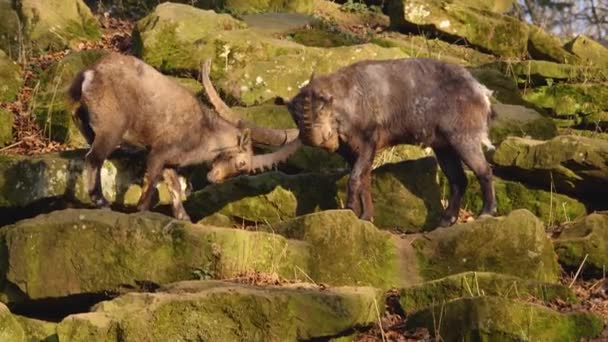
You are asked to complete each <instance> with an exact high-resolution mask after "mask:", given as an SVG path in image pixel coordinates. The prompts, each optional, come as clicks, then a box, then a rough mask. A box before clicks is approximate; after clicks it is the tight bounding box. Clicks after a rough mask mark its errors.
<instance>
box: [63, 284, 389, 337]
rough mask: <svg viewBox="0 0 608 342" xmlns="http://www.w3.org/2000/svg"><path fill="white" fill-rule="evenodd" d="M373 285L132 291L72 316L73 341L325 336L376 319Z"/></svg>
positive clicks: (69, 332)
mask: <svg viewBox="0 0 608 342" xmlns="http://www.w3.org/2000/svg"><path fill="white" fill-rule="evenodd" d="M378 297H379V296H378V293H377V292H376V290H374V289H372V288H334V289H326V290H322V291H321V290H318V289H314V288H313V289H307V288H295V287H264V288H260V287H254V286H247V285H239V284H234V283H215V282H214V283H209V282H203V283H199V284H196V283H193V282H189V283H185V284H177V285H176V286H173V287H172V288H169V289H168V290H166V291H163V292H159V293H141V294H135V293H133V294H128V295H125V296H122V297H120V298H117V299H115V300H112V301H109V302H102V303H100V304H99V305H97V306H96V307H95V309H94V311H93V312H91V313H86V314H78V315H71V316H68V317H67V318H65V319H64V320H63V321H62V322H61V323H60V324H59V326H58V329H57V330H58V335H59V339H60V340H66V341H81V340H87V341H113V340H124V341H142V340H154V341H177V340H179V341H191V340H205V341H207V340H209V341H237V340H246V341H296V340H314V339H321V338H323V339H325V338H327V337H331V336H336V335H340V334H343V333H345V332H347V331H349V330H350V329H352V328H355V327H361V326H367V325H371V324H372V323H373V322H374V321H375V320H376V311H375V310H374V307H375V304H376V303H377V301H378V299H379V298H378Z"/></svg>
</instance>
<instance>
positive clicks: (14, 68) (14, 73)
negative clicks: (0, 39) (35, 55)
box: [0, 50, 23, 102]
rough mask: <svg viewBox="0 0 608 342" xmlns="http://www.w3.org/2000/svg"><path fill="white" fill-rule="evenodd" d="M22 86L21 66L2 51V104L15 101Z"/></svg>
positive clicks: (0, 94)
mask: <svg viewBox="0 0 608 342" xmlns="http://www.w3.org/2000/svg"><path fill="white" fill-rule="evenodd" d="M22 84H23V79H22V78H21V71H20V69H19V66H18V65H17V64H16V63H15V62H13V61H12V60H11V59H10V58H9V57H8V56H7V55H6V54H5V53H4V51H2V50H0V102H10V101H13V100H14V99H15V98H16V97H17V94H18V93H19V90H20V88H21V85H22Z"/></svg>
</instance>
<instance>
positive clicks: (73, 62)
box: [32, 50, 106, 147]
mask: <svg viewBox="0 0 608 342" xmlns="http://www.w3.org/2000/svg"><path fill="white" fill-rule="evenodd" d="M105 54H106V52H105V51H102V50H86V51H80V52H72V53H70V54H69V55H67V56H66V57H64V58H62V59H61V60H59V61H57V62H55V63H54V64H53V65H52V66H51V67H50V68H49V69H48V70H46V71H45V72H44V73H43V74H42V75H41V76H40V86H39V89H40V90H39V91H38V93H37V94H36V96H35V97H34V98H33V100H32V108H33V111H34V114H35V115H36V122H37V123H38V125H39V126H40V127H41V128H43V130H44V134H46V135H47V136H49V137H50V138H51V139H53V140H56V141H59V142H63V143H66V144H68V145H69V146H71V147H84V146H86V140H85V139H84V137H83V136H82V134H81V133H80V130H79V128H78V127H77V125H76V123H75V122H74V120H73V119H72V111H73V110H74V109H75V107H74V105H73V104H71V103H70V100H69V99H68V97H67V90H68V88H69V86H70V84H71V83H72V80H73V79H74V77H75V76H76V74H77V73H78V72H79V71H81V70H82V69H84V68H86V67H88V66H91V65H92V64H94V63H95V62H96V61H97V60H98V59H99V58H101V57H102V56H104V55H105Z"/></svg>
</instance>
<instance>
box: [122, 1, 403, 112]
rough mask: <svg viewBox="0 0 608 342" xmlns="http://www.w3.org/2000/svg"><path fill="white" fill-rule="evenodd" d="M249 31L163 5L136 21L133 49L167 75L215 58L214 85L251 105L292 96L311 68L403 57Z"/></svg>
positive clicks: (231, 20)
mask: <svg viewBox="0 0 608 342" xmlns="http://www.w3.org/2000/svg"><path fill="white" fill-rule="evenodd" d="M201 22H209V23H212V24H211V25H202V26H201V25H200V23H201ZM245 27H246V24H245V23H244V22H241V21H237V20H235V19H234V18H232V17H229V16H225V17H223V16H222V15H218V14H215V13H214V12H210V11H204V10H199V9H196V8H193V7H190V6H185V5H179V4H170V3H165V4H161V5H159V6H158V7H157V8H156V10H155V12H154V13H152V14H150V15H149V16H147V17H146V18H144V19H142V20H141V21H139V22H138V23H137V28H136V30H135V33H134V44H135V47H136V49H135V50H136V52H137V54H138V55H139V56H141V57H142V58H143V59H144V60H145V61H146V62H148V63H149V64H151V65H153V66H155V67H159V68H161V69H164V70H169V71H179V70H198V69H199V67H200V62H201V61H202V60H204V59H208V58H211V59H213V60H214V63H213V65H212V70H211V77H212V78H213V79H215V80H217V81H216V82H215V84H216V87H217V88H219V89H220V90H221V91H223V92H224V93H225V94H226V97H228V98H231V99H235V100H237V101H238V102H240V103H242V104H245V105H247V106H250V105H254V104H260V103H264V102H266V101H268V100H272V99H274V98H275V97H277V96H280V97H284V98H290V97H292V96H293V95H295V94H296V93H297V91H298V89H299V87H301V86H303V85H304V84H306V83H307V82H308V79H309V78H310V75H311V73H312V71H313V70H315V71H317V72H319V73H326V72H330V71H334V70H336V69H337V68H339V67H342V66H346V65H348V64H351V63H353V62H356V61H359V60H363V59H388V58H396V57H405V54H404V53H403V52H402V51H401V50H399V49H396V48H382V47H379V46H378V45H374V44H363V45H353V46H341V47H335V48H329V49H323V48H316V47H306V46H303V45H301V44H297V43H295V42H292V41H289V40H286V39H277V38H274V37H272V36H269V35H265V34H261V33H260V31H257V30H253V29H247V28H245ZM293 65H298V68H292V67H291V66H293Z"/></svg>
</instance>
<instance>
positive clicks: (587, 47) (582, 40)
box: [565, 35, 608, 69]
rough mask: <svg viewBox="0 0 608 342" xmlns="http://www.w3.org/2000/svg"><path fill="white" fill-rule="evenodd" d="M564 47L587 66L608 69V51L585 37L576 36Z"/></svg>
mask: <svg viewBox="0 0 608 342" xmlns="http://www.w3.org/2000/svg"><path fill="white" fill-rule="evenodd" d="M565 47H566V49H567V50H568V51H570V52H572V53H573V54H575V55H576V56H578V57H579V58H580V59H581V60H582V61H583V62H585V63H587V64H589V65H592V66H598V67H601V68H605V69H606V68H608V49H607V48H606V47H604V46H603V45H602V44H600V43H598V42H596V41H594V40H593V39H591V38H589V37H587V36H585V35H580V36H576V37H575V38H574V39H572V40H571V41H569V42H568V43H566V45H565Z"/></svg>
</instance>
